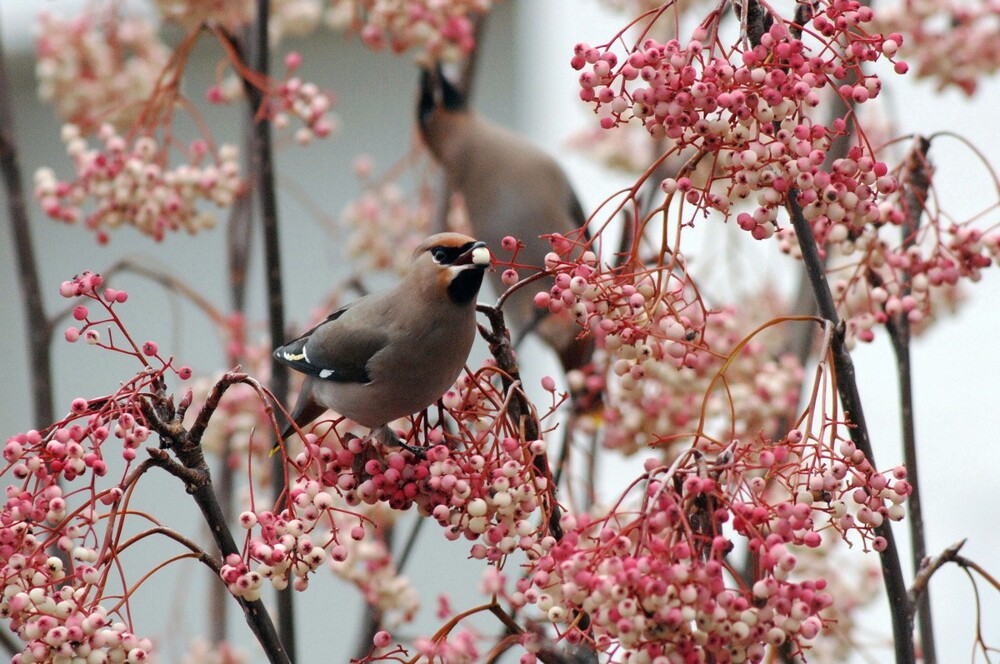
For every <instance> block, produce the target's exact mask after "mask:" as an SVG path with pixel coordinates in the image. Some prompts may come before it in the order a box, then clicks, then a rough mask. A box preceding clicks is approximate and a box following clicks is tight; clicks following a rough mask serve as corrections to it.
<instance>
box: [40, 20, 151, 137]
mask: <svg viewBox="0 0 1000 664" xmlns="http://www.w3.org/2000/svg"><path fill="white" fill-rule="evenodd" d="M38 23H39V25H38V41H37V45H36V48H37V52H38V64H37V66H36V68H35V70H36V72H37V74H38V96H39V97H40V98H41V99H42V100H43V101H49V102H52V103H54V104H55V107H56V110H57V111H58V112H59V115H60V116H61V117H62V119H63V120H64V121H66V122H68V123H70V124H73V125H76V126H78V127H81V128H82V129H83V130H84V131H85V132H90V131H93V130H94V129H96V128H97V127H98V126H100V125H101V124H103V123H111V124H112V125H113V126H114V127H115V128H116V129H118V130H120V131H121V130H124V129H125V128H126V127H128V126H129V125H130V124H131V123H132V122H133V121H134V120H135V119H136V118H137V117H138V116H139V114H140V112H141V111H142V107H143V102H144V101H145V100H146V99H148V98H149V96H150V95H151V94H152V93H153V90H154V85H155V84H156V81H157V80H158V79H159V77H160V74H161V72H162V71H163V69H164V67H165V66H166V64H167V60H168V58H169V55H170V52H169V50H168V49H167V47H166V45H165V44H164V43H163V42H162V41H160V39H159V38H158V37H157V35H156V31H155V29H154V27H153V25H152V24H151V23H150V22H149V21H147V20H146V19H144V18H141V17H138V16H135V17H124V16H123V17H119V16H116V15H115V14H114V12H110V11H109V12H103V13H102V12H84V13H81V14H80V15H79V16H77V17H75V18H72V19H64V18H60V17H58V16H55V15H53V14H50V13H48V12H43V13H41V14H40V15H39V17H38Z"/></svg>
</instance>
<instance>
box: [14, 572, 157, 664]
mask: <svg viewBox="0 0 1000 664" xmlns="http://www.w3.org/2000/svg"><path fill="white" fill-rule="evenodd" d="M61 565H62V561H61V560H60V559H59V558H55V557H53V558H51V559H50V562H49V565H48V567H49V568H52V569H54V568H57V567H61ZM18 566H21V568H22V572H23V573H26V574H28V575H34V576H35V578H34V579H33V580H32V582H31V583H30V585H32V586H34V587H32V589H31V590H28V591H24V590H19V584H18V577H17V576H16V575H14V574H11V572H12V570H13V568H16V567H18ZM38 574H39V573H38V572H37V571H35V570H33V569H32V568H31V566H30V565H26V564H25V561H24V560H23V559H22V558H21V557H20V556H18V555H15V556H13V557H12V558H11V560H10V562H8V563H7V564H6V565H4V567H3V570H2V571H0V578H3V581H4V587H3V591H4V595H3V599H2V600H0V614H2V615H3V616H4V617H7V618H10V620H11V627H12V629H13V630H14V632H15V633H16V634H17V635H18V637H20V638H21V639H22V640H24V641H25V642H27V645H26V646H25V647H24V649H22V650H21V652H19V653H18V654H16V655H14V657H13V659H11V664H43V663H46V662H60V661H66V662H70V661H73V660H80V661H89V662H143V661H147V658H148V657H149V656H150V654H151V653H152V651H153V643H152V641H151V640H150V639H148V638H143V637H140V636H137V635H136V634H133V633H132V632H131V631H130V630H129V628H128V626H127V625H126V624H125V623H123V622H119V621H116V620H114V619H112V618H111V617H110V616H109V615H108V612H107V611H106V610H105V609H104V608H103V607H102V606H100V605H96V604H95V605H90V603H89V602H88V601H87V599H86V590H87V589H86V588H81V589H79V590H78V589H75V588H74V587H73V586H63V587H62V588H60V589H59V590H53V591H49V592H46V590H45V589H44V585H45V584H46V582H48V583H57V582H58V581H59V578H53V579H45V580H42V579H40V578H38ZM60 578H61V577H60Z"/></svg>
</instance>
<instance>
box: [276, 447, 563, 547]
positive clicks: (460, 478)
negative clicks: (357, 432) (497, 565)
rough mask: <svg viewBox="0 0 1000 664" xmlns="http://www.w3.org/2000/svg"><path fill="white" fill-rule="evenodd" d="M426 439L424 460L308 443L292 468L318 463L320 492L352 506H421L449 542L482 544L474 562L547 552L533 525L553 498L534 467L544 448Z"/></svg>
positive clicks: (388, 451)
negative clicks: (453, 445) (332, 492)
mask: <svg viewBox="0 0 1000 664" xmlns="http://www.w3.org/2000/svg"><path fill="white" fill-rule="evenodd" d="M426 436H427V443H429V444H430V446H429V447H428V448H427V451H426V453H425V454H424V455H423V458H415V457H414V455H413V454H412V453H411V452H409V451H408V450H405V449H399V450H396V449H391V448H389V449H386V448H381V447H380V446H377V445H375V444H373V443H372V442H370V441H367V440H366V439H361V438H356V437H355V438H351V439H350V440H348V441H347V443H346V444H345V445H343V446H342V447H340V448H339V449H336V448H331V447H330V446H329V445H328V444H326V443H323V444H319V443H317V442H310V443H308V444H307V447H306V450H305V451H304V452H303V453H302V454H300V455H299V456H297V457H296V458H295V459H294V462H295V463H296V464H297V465H301V464H303V463H310V464H315V463H318V464H319V466H318V467H319V472H320V473H321V474H320V478H321V481H322V483H323V485H325V486H329V487H336V488H337V489H338V490H339V491H340V492H341V493H342V494H343V496H344V499H345V500H346V502H347V504H348V505H359V504H367V505H375V504H377V503H385V504H387V505H388V506H389V507H391V508H393V509H395V510H406V509H409V508H410V507H412V506H413V505H416V506H417V509H418V511H419V512H420V514H421V515H423V516H430V517H432V518H434V519H435V520H436V521H437V522H438V523H439V524H440V525H441V527H442V528H444V534H445V537H446V538H447V539H449V540H458V539H461V538H465V539H468V540H471V541H475V542H477V543H476V544H475V545H474V546H473V548H472V556H473V557H475V558H482V559H487V560H491V561H494V560H498V559H500V558H502V557H503V556H505V555H507V554H510V553H513V552H514V551H516V550H518V549H521V550H528V551H531V550H535V549H536V547H538V546H539V545H540V543H541V546H542V547H543V548H544V546H545V545H546V541H545V537H544V528H539V526H538V525H537V524H536V523H533V522H532V521H531V517H532V516H533V515H535V514H536V513H537V512H538V511H539V510H540V509H541V508H542V507H543V505H544V504H545V503H546V500H547V496H548V492H549V491H550V490H551V487H550V485H549V482H548V478H547V477H545V476H543V475H541V474H539V472H538V468H537V466H536V465H535V464H534V458H535V457H536V456H538V455H540V454H542V453H544V444H543V443H542V442H541V441H534V442H532V443H531V444H528V445H525V444H523V443H521V442H520V441H518V440H517V439H515V438H513V437H505V438H504V439H502V440H495V439H492V436H477V437H476V441H477V442H476V445H475V446H471V447H468V448H467V449H465V450H461V451H456V450H449V448H448V447H447V446H446V445H444V444H442V443H443V442H444V440H445V438H446V437H450V436H446V435H445V434H443V433H442V431H441V430H440V429H436V428H435V429H430V430H428V431H427V433H426ZM453 442H454V441H453ZM466 444H468V441H466Z"/></svg>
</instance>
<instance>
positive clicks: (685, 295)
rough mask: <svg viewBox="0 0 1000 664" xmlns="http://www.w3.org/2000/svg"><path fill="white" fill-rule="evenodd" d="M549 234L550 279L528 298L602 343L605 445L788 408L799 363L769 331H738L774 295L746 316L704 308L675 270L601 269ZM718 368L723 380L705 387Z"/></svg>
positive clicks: (577, 376) (755, 427) (764, 422)
mask: <svg viewBox="0 0 1000 664" xmlns="http://www.w3.org/2000/svg"><path fill="white" fill-rule="evenodd" d="M552 243H553V250H554V251H553V252H552V253H550V254H549V255H548V256H547V257H546V268H548V269H550V270H552V271H554V273H555V279H554V281H553V283H552V286H551V287H550V289H549V290H548V291H542V292H539V293H537V294H536V296H535V304H536V305H537V306H539V307H545V308H547V309H548V310H549V311H550V312H552V313H560V312H563V311H569V312H570V313H571V314H572V315H573V316H574V318H575V319H576V320H577V322H578V323H579V324H580V326H581V328H582V329H588V330H589V331H590V334H592V335H593V336H594V338H595V339H596V340H597V343H598V346H599V347H600V348H602V349H603V350H604V351H605V355H604V357H603V358H602V360H601V361H602V362H603V363H604V364H605V366H606V367H607V369H608V370H609V371H608V374H609V378H608V380H607V390H608V399H607V401H606V410H605V413H604V415H605V422H606V423H607V425H608V426H607V429H606V432H605V438H604V444H605V445H606V446H608V447H612V448H615V449H619V450H621V451H623V452H625V453H633V452H635V451H637V450H639V449H642V448H643V447H645V446H647V445H650V444H654V443H656V442H658V440H659V438H660V437H661V436H665V435H666V434H667V433H668V432H674V433H676V432H677V431H678V430H683V429H684V428H686V427H694V426H695V425H696V424H697V423H698V421H699V419H702V418H703V419H707V420H712V421H717V420H718V418H719V417H723V418H727V416H728V415H729V414H730V413H734V412H735V413H736V414H737V416H738V417H739V421H738V422H727V424H726V427H730V426H734V425H735V426H736V430H737V431H739V432H745V431H746V432H752V431H759V430H767V428H768V426H769V425H771V424H774V423H776V422H777V418H778V417H780V416H781V415H782V414H783V413H785V412H787V409H788V408H790V407H791V408H794V406H795V404H796V403H797V401H798V395H799V385H800V382H801V379H802V368H801V366H800V365H799V363H798V362H797V361H796V360H795V359H794V358H792V357H779V356H778V351H777V346H778V344H779V343H780V341H781V339H779V338H776V337H775V335H773V334H771V335H770V336H769V335H768V334H758V335H755V336H754V337H753V338H752V339H746V338H745V337H746V335H748V334H750V333H751V330H752V329H753V328H754V327H755V326H756V325H758V324H760V323H762V322H764V321H765V320H766V319H767V318H766V316H767V315H768V314H769V313H773V311H774V310H777V309H778V308H779V307H778V306H777V305H778V303H777V302H776V297H775V296H774V295H773V294H769V293H764V297H762V298H760V299H759V300H758V301H757V306H756V308H755V312H754V313H753V314H752V315H750V314H748V312H745V311H741V310H737V309H736V308H733V307H725V308H721V309H717V310H712V311H707V310H706V307H705V306H704V304H703V303H702V301H701V299H700V297H699V296H698V294H697V291H696V289H695V288H694V286H693V284H692V283H691V282H690V281H689V280H688V279H686V278H684V277H683V276H682V272H681V271H679V270H678V271H670V270H669V269H667V268H663V269H659V270H658V269H656V268H651V269H650V270H649V271H648V272H647V271H645V270H643V271H639V272H635V273H628V272H622V271H618V270H610V269H602V268H600V267H599V266H598V264H597V259H596V257H595V256H594V254H593V252H590V251H583V252H580V253H579V256H578V257H577V258H575V259H574V258H571V256H572V255H573V254H574V253H576V252H577V249H578V247H577V246H576V244H575V243H573V242H571V241H570V240H569V239H567V238H562V237H559V236H553V238H552ZM677 260H679V261H680V260H682V258H681V257H680V256H678V257H677ZM769 303H771V304H773V305H775V306H767V305H768V304H769ZM720 370H724V372H725V381H726V384H727V386H728V389H726V390H719V391H718V393H713V391H712V389H711V388H712V386H713V385H714V384H715V382H716V381H717V380H718V379H719V372H720ZM591 379H593V377H591ZM591 379H588V378H587V377H586V376H585V375H584V374H582V373H580V372H573V373H572V374H571V375H570V381H571V387H572V388H573V389H574V390H575V391H580V390H582V389H585V388H587V387H588V385H587V381H588V380H591ZM706 395H707V396H706ZM703 396H705V398H706V399H707V400H703V398H702V397H703ZM727 419H728V418H727ZM727 430H728V431H732V429H727Z"/></svg>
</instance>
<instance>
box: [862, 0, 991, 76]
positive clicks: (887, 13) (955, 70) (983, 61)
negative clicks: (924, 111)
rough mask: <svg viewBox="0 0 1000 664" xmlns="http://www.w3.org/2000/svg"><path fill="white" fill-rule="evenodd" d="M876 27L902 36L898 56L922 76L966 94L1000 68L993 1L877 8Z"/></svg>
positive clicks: (914, 1) (910, 1)
mask: <svg viewBox="0 0 1000 664" xmlns="http://www.w3.org/2000/svg"><path fill="white" fill-rule="evenodd" d="M874 24H875V27H876V29H878V28H884V29H891V30H893V31H899V32H901V33H903V34H905V35H906V42H905V43H904V44H903V45H901V46H900V49H899V51H900V55H904V56H906V57H907V58H909V59H910V60H911V61H912V62H913V63H914V70H915V73H916V75H917V76H918V77H920V78H930V79H932V80H934V81H936V82H937V84H938V88H939V89H943V88H946V87H948V86H955V87H957V88H959V89H960V90H962V91H963V92H965V93H966V94H968V95H972V94H974V93H975V92H976V88H977V87H978V85H979V81H980V80H981V79H983V78H986V77H988V76H991V75H992V74H994V73H996V71H997V70H998V69H1000V32H998V30H1000V6H998V5H997V4H996V3H995V2H975V3H964V2H942V1H941V0H906V1H905V2H900V3H895V4H893V5H889V6H886V7H879V11H878V14H877V15H876V18H875V22H874Z"/></svg>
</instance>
